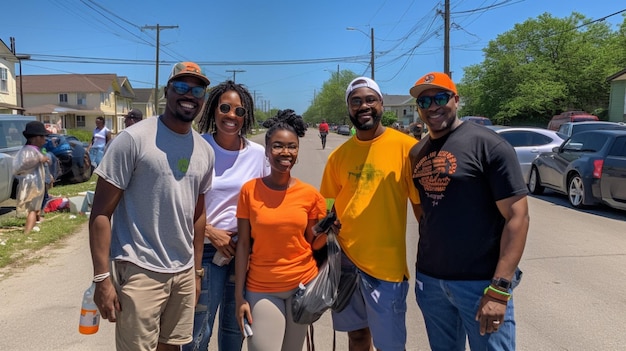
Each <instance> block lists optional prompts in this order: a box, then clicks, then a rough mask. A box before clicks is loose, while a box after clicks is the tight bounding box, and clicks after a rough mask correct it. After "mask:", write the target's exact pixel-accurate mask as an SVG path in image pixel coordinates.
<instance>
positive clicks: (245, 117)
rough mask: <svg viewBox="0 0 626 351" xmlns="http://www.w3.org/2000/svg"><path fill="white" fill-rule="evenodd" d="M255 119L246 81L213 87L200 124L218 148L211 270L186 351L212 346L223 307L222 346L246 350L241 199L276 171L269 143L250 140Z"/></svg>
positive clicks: (207, 260)
mask: <svg viewBox="0 0 626 351" xmlns="http://www.w3.org/2000/svg"><path fill="white" fill-rule="evenodd" d="M254 123H255V122H254V103H253V98H252V96H251V95H250V92H249V91H248V90H247V89H246V88H245V87H244V86H243V85H241V84H236V83H235V82H233V81H230V80H228V81H226V82H223V83H221V84H219V85H217V86H215V87H213V88H212V89H211V91H210V92H209V96H208V100H207V102H206V105H205V108H204V111H203V113H202V117H201V118H200V120H199V122H198V131H199V132H200V133H203V134H202V137H203V138H204V139H205V140H206V141H207V142H208V143H209V145H211V147H212V148H213V151H214V152H215V169H214V171H213V184H212V186H211V190H209V192H207V193H206V194H204V204H205V208H206V229H205V232H204V235H205V238H204V253H203V255H202V267H203V269H204V271H205V274H204V277H203V278H202V288H201V292H200V299H199V300H198V304H197V305H196V314H195V318H194V328H193V330H194V332H193V335H194V340H193V341H192V342H191V343H190V344H187V345H185V346H183V351H187V350H194V351H195V350H207V349H208V347H209V340H210V338H211V335H212V333H213V324H214V322H215V317H216V315H217V310H218V307H219V309H220V321H219V329H218V340H217V345H218V349H219V350H222V351H236V350H241V346H242V341H243V338H242V337H241V332H240V331H239V324H238V323H237V318H236V315H237V313H236V311H235V281H234V280H235V279H234V278H235V260H233V259H232V258H233V257H234V256H235V249H236V245H237V244H236V241H237V217H236V211H237V201H238V199H239V190H240V189H241V186H242V185H243V184H244V183H245V182H247V181H248V180H250V179H253V178H259V177H264V176H266V175H268V174H269V173H270V168H269V163H267V161H266V160H265V150H264V148H263V146H261V145H259V144H257V143H255V142H252V141H250V140H248V139H247V138H246V135H247V134H248V133H250V132H251V131H252V126H253V125H254Z"/></svg>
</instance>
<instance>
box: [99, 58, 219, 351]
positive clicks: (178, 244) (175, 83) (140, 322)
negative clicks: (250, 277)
mask: <svg viewBox="0 0 626 351" xmlns="http://www.w3.org/2000/svg"><path fill="white" fill-rule="evenodd" d="M209 83H210V82H209V79H208V78H207V77H206V76H205V75H204V74H203V73H202V70H201V69H200V67H199V66H198V65H197V64H195V63H193V62H180V63H177V64H176V65H174V67H173V68H172V72H171V74H170V76H169V79H168V81H167V85H166V86H165V98H166V105H165V111H164V112H163V114H162V115H160V116H158V117H155V118H149V119H147V120H145V121H143V122H141V124H142V125H141V128H128V129H125V130H123V131H122V132H121V133H120V134H119V135H118V136H117V137H116V138H115V139H114V140H113V141H112V142H111V145H110V146H109V148H108V151H107V153H106V154H105V156H104V158H103V159H102V164H100V166H99V167H98V168H96V171H95V173H96V174H97V175H98V182H97V184H96V191H95V194H94V199H93V206H92V210H91V216H90V218H89V244H90V248H91V257H92V262H93V270H94V282H95V283H96V290H95V294H94V301H95V303H96V305H97V306H98V309H99V310H100V313H101V315H102V318H103V319H107V320H109V321H110V322H116V326H115V341H116V342H115V344H116V349H117V350H118V351H131V350H132V351H136V350H142V351H143V350H146V351H147V350H150V351H153V350H158V351H170V350H171V351H174V350H180V347H181V346H180V345H184V344H187V343H189V342H191V340H192V334H193V317H194V305H195V303H196V301H197V296H198V295H199V293H200V279H201V278H202V276H203V275H204V270H203V269H202V264H201V260H202V249H203V241H204V229H205V223H206V222H205V216H204V194H205V193H206V192H207V191H208V190H209V189H210V187H211V176H212V174H213V165H214V153H213V150H212V149H211V147H210V146H209V144H207V142H206V141H205V140H204V139H202V137H201V136H200V134H198V133H197V132H196V131H194V130H193V129H192V128H191V125H192V122H193V121H194V119H195V118H196V116H197V115H198V114H199V113H200V111H201V110H202V107H203V105H204V99H205V94H206V89H207V86H208V85H209Z"/></svg>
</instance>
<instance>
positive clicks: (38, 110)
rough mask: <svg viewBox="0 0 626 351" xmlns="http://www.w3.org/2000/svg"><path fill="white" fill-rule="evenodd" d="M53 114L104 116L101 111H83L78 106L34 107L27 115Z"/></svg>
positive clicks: (51, 105)
mask: <svg viewBox="0 0 626 351" xmlns="http://www.w3.org/2000/svg"><path fill="white" fill-rule="evenodd" d="M53 113H74V114H85V115H92V114H98V115H100V114H102V113H104V112H103V111H102V110H100V109H95V110H94V109H81V108H79V107H77V106H59V105H54V104H46V105H40V106H33V107H28V108H26V114H28V115H43V114H53Z"/></svg>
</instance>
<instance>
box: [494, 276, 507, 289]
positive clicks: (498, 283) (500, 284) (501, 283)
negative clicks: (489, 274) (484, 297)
mask: <svg viewBox="0 0 626 351" xmlns="http://www.w3.org/2000/svg"><path fill="white" fill-rule="evenodd" d="M491 285H493V287H494V288H498V289H500V290H504V291H508V290H509V289H510V288H511V281H510V280H507V279H504V278H500V277H496V278H493V279H491Z"/></svg>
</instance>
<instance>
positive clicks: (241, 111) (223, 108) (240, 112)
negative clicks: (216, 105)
mask: <svg viewBox="0 0 626 351" xmlns="http://www.w3.org/2000/svg"><path fill="white" fill-rule="evenodd" d="M231 108H232V107H231V106H230V105H229V104H221V105H220V112H221V113H224V114H226V113H228V112H230V109H231ZM246 113H248V111H246V109H245V108H243V107H241V106H240V107H235V115H236V116H237V117H243V116H245V115H246Z"/></svg>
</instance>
